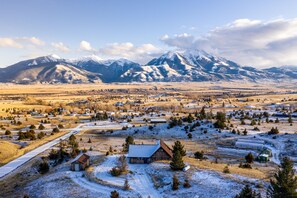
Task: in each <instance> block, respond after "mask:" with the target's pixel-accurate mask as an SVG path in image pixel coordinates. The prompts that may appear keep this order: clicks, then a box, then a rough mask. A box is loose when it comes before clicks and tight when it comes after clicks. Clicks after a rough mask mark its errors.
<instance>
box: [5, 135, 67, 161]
mask: <svg viewBox="0 0 297 198" xmlns="http://www.w3.org/2000/svg"><path fill="white" fill-rule="evenodd" d="M66 133H67V132H66V131H64V132H60V133H56V134H54V135H50V136H48V137H45V138H43V139H41V140H35V141H33V142H32V143H30V144H29V145H28V146H26V147H24V148H21V149H16V150H15V149H14V148H13V147H12V146H11V145H13V144H12V143H9V142H7V143H4V145H8V146H9V147H8V149H6V148H2V144H1V142H0V152H1V153H2V151H3V156H7V157H6V158H4V157H3V158H1V153H0V164H1V165H4V164H6V163H8V162H10V161H12V160H14V159H16V158H18V157H20V156H22V155H24V154H25V153H27V152H29V151H31V150H33V149H35V148H37V147H39V146H41V145H43V144H45V143H48V142H50V141H52V140H54V139H56V138H58V137H60V136H62V135H64V134H66ZM8 143H9V144H10V145H9V144H8ZM4 145H3V146H4ZM10 149H12V151H10ZM4 152H8V154H6V153H4ZM8 156H9V157H8Z"/></svg>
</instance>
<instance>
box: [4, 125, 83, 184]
mask: <svg viewBox="0 0 297 198" xmlns="http://www.w3.org/2000/svg"><path fill="white" fill-rule="evenodd" d="M82 125H83V124H80V125H78V126H77V127H76V128H73V129H72V130H71V131H70V132H69V133H67V134H65V135H63V136H61V137H59V138H57V139H55V140H52V141H51V142H48V143H46V144H44V145H42V146H40V147H38V148H36V149H34V150H32V151H30V152H28V153H26V154H24V155H22V156H21V157H19V158H17V159H15V160H13V161H11V162H9V163H7V164H5V165H4V166H1V167H0V178H2V177H4V176H5V175H7V174H8V173H11V172H12V171H14V170H15V169H17V168H18V167H20V166H22V165H23V164H25V163H26V162H28V161H29V160H30V159H32V158H33V157H35V156H36V155H38V154H40V153H42V152H44V151H45V150H47V149H49V148H51V147H53V146H54V145H56V144H58V143H59V142H60V140H61V139H62V140H64V139H67V138H69V137H70V135H72V134H76V133H78V132H79V131H80V127H81V126H82Z"/></svg>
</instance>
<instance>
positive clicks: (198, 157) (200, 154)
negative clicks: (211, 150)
mask: <svg viewBox="0 0 297 198" xmlns="http://www.w3.org/2000/svg"><path fill="white" fill-rule="evenodd" d="M194 156H195V158H196V159H200V160H202V159H203V156H204V152H203V151H201V152H199V151H197V152H195V153H194Z"/></svg>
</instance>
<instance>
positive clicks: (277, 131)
mask: <svg viewBox="0 0 297 198" xmlns="http://www.w3.org/2000/svg"><path fill="white" fill-rule="evenodd" d="M278 133H279V130H278V128H277V127H275V128H274V127H272V128H271V130H270V131H269V132H268V135H275V134H278Z"/></svg>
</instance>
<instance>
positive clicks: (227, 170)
mask: <svg viewBox="0 0 297 198" xmlns="http://www.w3.org/2000/svg"><path fill="white" fill-rule="evenodd" d="M223 173H230V170H229V167H228V165H226V166H225V167H224V169H223Z"/></svg>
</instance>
